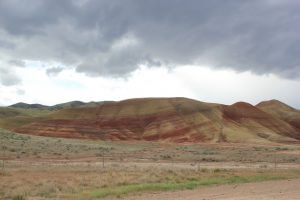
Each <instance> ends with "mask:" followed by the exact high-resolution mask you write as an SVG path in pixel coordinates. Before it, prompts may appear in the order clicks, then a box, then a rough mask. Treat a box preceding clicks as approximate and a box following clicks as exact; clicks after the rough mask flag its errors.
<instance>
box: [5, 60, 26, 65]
mask: <svg viewBox="0 0 300 200" xmlns="http://www.w3.org/2000/svg"><path fill="white" fill-rule="evenodd" d="M8 63H9V64H10V65H13V66H16V67H25V62H24V61H23V60H15V59H14V60H10V61H9V62H8Z"/></svg>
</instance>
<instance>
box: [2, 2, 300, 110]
mask: <svg viewBox="0 0 300 200" xmlns="http://www.w3.org/2000/svg"><path fill="white" fill-rule="evenodd" d="M299 9H300V1H299V0H201V1H200V0H189V1H183V0H164V1H162V0H151V1H149V0H63V1H62V0H28V1H23V0H0V95H1V96H0V97H1V98H0V105H9V104H12V103H16V102H19V101H23V102H28V103H42V104H48V105H53V104H56V103H61V102H65V101H71V100H82V101H92V100H93V101H101V100H121V99H126V98H135V97H153V96H154V97H169V96H170V97H172V96H184V97H189V98H195V99H198V100H201V101H209V102H217V103H224V104H231V103H234V102H236V101H248V102H250V103H252V104H256V103H258V102H259V101H262V100H268V99H279V100H281V101H284V102H286V103H288V104H290V105H292V106H294V107H297V108H300V95H299V94H298V93H299V89H300V12H299Z"/></svg>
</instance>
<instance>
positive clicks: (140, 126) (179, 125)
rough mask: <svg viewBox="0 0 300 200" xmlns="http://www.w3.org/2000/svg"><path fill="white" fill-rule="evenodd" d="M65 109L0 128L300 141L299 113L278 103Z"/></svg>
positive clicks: (132, 103) (183, 102)
mask: <svg viewBox="0 0 300 200" xmlns="http://www.w3.org/2000/svg"><path fill="white" fill-rule="evenodd" d="M60 105H61V104H60ZM67 105H68V106H64V108H60V109H59V110H57V111H51V112H47V113H43V114H39V115H32V114H31V115H30V114H28V110H27V113H26V112H24V111H23V112H20V113H16V114H14V113H13V112H12V114H10V116H9V117H7V116H6V117H5V116H4V115H3V116H2V117H1V115H0V127H2V128H6V129H9V130H12V131H15V132H19V133H25V134H32V135H41V136H50V137H65V138H88V139H101V140H147V141H166V142H255V143H260V142H261V143H265V142H297V141H298V140H300V126H299V121H298V120H299V119H300V117H299V116H300V114H299V111H298V110H296V109H294V108H291V107H289V106H287V105H285V104H283V103H281V102H278V101H276V102H275V101H270V102H262V103H260V104H258V105H257V106H252V105H251V104H248V103H245V102H238V103H235V104H233V105H221V104H213V103H204V102H200V101H196V100H192V99H187V98H144V99H129V100H125V101H120V102H102V103H93V104H91V103H90V104H89V105H87V104H84V105H83V104H82V103H81V102H76V103H75V106H72V105H74V104H72V103H71V104H67ZM2 109H4V108H2ZM10 109H12V108H10ZM0 111H1V109H0ZM10 112H11V111H10ZM0 114H1V112H0Z"/></svg>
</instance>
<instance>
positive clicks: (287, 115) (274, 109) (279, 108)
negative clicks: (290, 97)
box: [256, 100, 300, 129]
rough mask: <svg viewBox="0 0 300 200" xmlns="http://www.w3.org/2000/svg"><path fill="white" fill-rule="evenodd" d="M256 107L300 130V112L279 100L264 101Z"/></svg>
mask: <svg viewBox="0 0 300 200" xmlns="http://www.w3.org/2000/svg"><path fill="white" fill-rule="evenodd" d="M256 107H257V108H259V109H261V110H263V111H264V112H266V113H269V114H270V115H272V116H274V117H276V118H279V119H281V120H283V121H285V122H287V123H289V124H290V125H292V126H294V127H296V128H298V129H300V111H299V110H297V109H295V108H292V107H290V106H288V105H286V104H284V103H282V102H280V101H277V100H270V101H264V102H261V103H259V104H257V105H256Z"/></svg>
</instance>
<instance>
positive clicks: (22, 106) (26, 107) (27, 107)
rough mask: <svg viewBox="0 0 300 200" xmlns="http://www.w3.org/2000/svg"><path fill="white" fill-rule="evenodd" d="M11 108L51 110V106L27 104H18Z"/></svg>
mask: <svg viewBox="0 0 300 200" xmlns="http://www.w3.org/2000/svg"><path fill="white" fill-rule="evenodd" d="M9 107H10V108H23V109H49V108H50V106H44V105H42V104H27V103H23V102H20V103H16V104H13V105H11V106H9Z"/></svg>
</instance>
